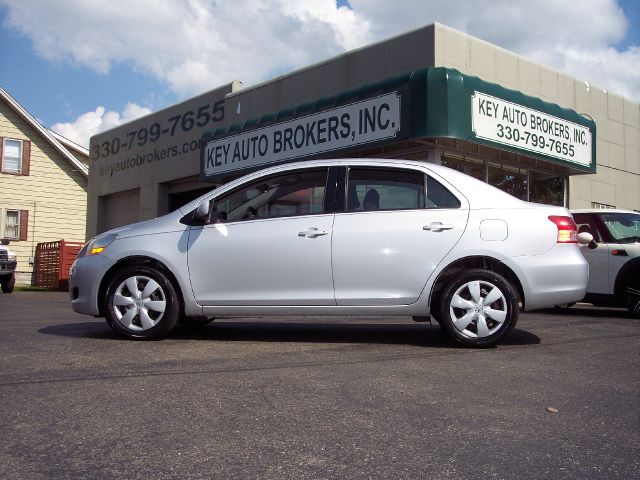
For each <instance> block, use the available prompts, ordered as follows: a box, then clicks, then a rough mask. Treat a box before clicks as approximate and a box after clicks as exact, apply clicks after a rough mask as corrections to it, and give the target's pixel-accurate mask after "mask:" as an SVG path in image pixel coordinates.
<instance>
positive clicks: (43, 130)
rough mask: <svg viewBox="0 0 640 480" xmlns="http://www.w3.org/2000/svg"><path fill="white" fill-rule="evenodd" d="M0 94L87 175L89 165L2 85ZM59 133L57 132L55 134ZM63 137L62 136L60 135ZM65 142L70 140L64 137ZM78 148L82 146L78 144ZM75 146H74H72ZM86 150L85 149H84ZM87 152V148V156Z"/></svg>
mask: <svg viewBox="0 0 640 480" xmlns="http://www.w3.org/2000/svg"><path fill="white" fill-rule="evenodd" d="M0 96H1V97H2V98H3V99H4V100H5V101H6V102H7V103H8V104H9V106H10V107H11V108H13V109H14V110H15V111H16V112H17V113H18V114H19V115H20V116H21V117H22V118H23V119H24V120H26V122H27V123H28V124H29V125H31V126H32V127H33V128H35V129H36V131H37V132H38V133H40V135H42V136H43V137H44V138H45V140H47V141H48V142H49V143H50V144H51V145H52V146H53V147H54V148H55V149H56V150H58V152H60V154H62V156H63V157H64V158H65V159H66V160H67V161H68V162H69V163H71V164H72V165H73V166H74V167H75V168H76V169H77V170H78V171H79V172H80V173H82V174H83V175H84V176H85V177H88V176H89V167H87V166H86V165H85V164H84V163H82V162H81V161H80V160H78V159H77V158H76V157H75V155H74V154H73V153H71V152H70V151H69V150H67V148H66V147H65V146H64V145H63V144H62V141H60V140H58V139H57V138H56V137H55V136H54V135H53V132H52V131H51V130H49V129H48V128H46V127H45V126H44V125H42V124H41V123H40V122H39V121H38V120H36V119H35V117H34V116H33V115H31V114H30V113H29V112H28V111H27V110H26V109H25V108H24V107H23V106H22V105H20V103H18V101H17V100H16V99H15V98H13V97H12V96H11V95H10V94H9V93H8V92H7V91H6V90H5V89H4V88H3V87H2V86H0ZM57 135H59V134H57ZM62 138H64V137H62ZM65 140H66V141H67V142H71V141H70V140H67V139H65ZM78 147H79V148H78V150H80V149H81V148H83V147H80V146H79V145H78ZM73 148H76V147H73ZM85 150H86V149H85ZM88 154H89V152H88V150H87V156H88Z"/></svg>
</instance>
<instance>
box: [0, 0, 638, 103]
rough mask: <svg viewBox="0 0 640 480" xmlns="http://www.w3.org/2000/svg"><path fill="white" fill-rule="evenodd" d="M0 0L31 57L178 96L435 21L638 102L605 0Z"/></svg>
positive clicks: (631, 54)
mask: <svg viewBox="0 0 640 480" xmlns="http://www.w3.org/2000/svg"><path fill="white" fill-rule="evenodd" d="M0 2H1V3H4V4H6V5H7V6H8V8H7V16H6V18H5V24H7V25H9V26H11V27H12V28H14V29H15V30H17V31H19V32H21V33H22V34H24V35H25V36H27V37H29V38H30V39H31V40H32V42H33V44H34V49H35V51H36V52H37V53H38V54H39V55H41V56H42V57H44V58H46V59H50V60H53V61H63V62H64V61H71V62H72V63H73V64H75V65H80V66H85V67H88V68H91V69H94V70H96V71H98V72H108V71H109V69H110V67H111V66H112V65H114V64H119V63H122V64H126V65H130V66H131V67H132V68H133V69H135V70H137V71H140V72H144V73H146V74H148V75H151V76H154V77H155V78H158V79H160V80H161V81H162V82H164V83H166V85H167V86H168V87H169V88H170V89H171V90H172V91H173V92H174V93H176V94H177V95H178V97H183V98H184V97H187V96H190V95H194V94H196V93H199V92H202V91H206V90H209V89H212V88H215V87H217V86H219V85H222V84H224V83H227V82H229V81H231V80H234V79H239V80H242V81H243V82H244V84H245V85H251V84H254V83H256V82H260V81H263V80H266V79H268V78H269V77H270V76H271V75H273V72H285V71H288V70H290V69H293V68H299V67H303V66H305V65H309V64H312V63H315V62H317V61H320V60H323V59H326V58H330V57H332V56H335V55H338V54H340V53H342V52H344V51H346V50H349V49H352V48H357V47H361V46H364V45H366V44H369V43H372V42H375V41H380V40H383V39H384V38H387V37H389V36H392V35H397V34H400V33H402V32H405V31H407V30H410V29H412V28H417V27H420V26H422V25H425V24H429V23H433V22H436V21H437V22H441V23H443V24H445V25H449V26H451V27H453V28H456V29H459V30H462V31H465V32H467V33H469V34H471V35H474V36H477V37H479V38H482V39H484V40H487V41H489V42H492V43H495V44H497V45H500V46H502V47H504V48H506V49H509V50H512V51H514V52H516V53H519V54H521V55H524V56H526V57H528V58H531V59H533V60H534V61H538V62H541V63H544V64H546V65H548V66H550V67H552V68H555V69H559V70H561V71H564V72H566V73H569V74H572V75H574V76H576V77H578V78H580V79H583V80H588V81H589V82H590V83H594V84H596V85H598V86H601V87H603V88H607V89H609V90H612V91H617V92H619V93H622V94H624V95H627V96H629V97H630V98H633V99H636V100H639V99H640V81H638V76H637V73H634V72H638V71H640V65H639V64H638V47H639V46H638V45H634V46H631V47H630V48H629V49H628V50H626V51H619V50H616V49H615V48H614V46H615V45H616V44H617V43H618V42H619V41H620V40H622V39H623V38H624V36H625V32H626V31H627V30H628V29H629V26H630V21H629V19H627V18H625V16H624V12H623V11H622V10H621V9H620V7H619V6H618V4H617V2H616V1H615V0H581V1H579V2H576V1H566V0H538V1H526V2H525V1H516V2H514V1H513V0H491V1H485V2H479V1H477V0H428V1H427V0H403V1H402V2H389V1H388V0H350V1H349V3H350V5H351V6H352V7H353V8H352V9H350V8H347V7H340V8H338V7H337V6H336V2H335V0H313V1H308V0H217V1H215V2H213V1H210V0H173V1H170V0H164V1H160V0H134V1H131V0H110V1H104V0H56V1H55V2H52V1H50V0H31V1H28V2H25V1H24V0H0ZM636 21H637V19H636ZM90 113H91V112H90ZM94 113H95V112H94Z"/></svg>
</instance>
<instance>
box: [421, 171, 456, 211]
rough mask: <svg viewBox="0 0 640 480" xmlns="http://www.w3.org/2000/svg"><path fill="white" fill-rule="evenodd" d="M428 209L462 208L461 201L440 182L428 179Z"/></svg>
mask: <svg viewBox="0 0 640 480" xmlns="http://www.w3.org/2000/svg"><path fill="white" fill-rule="evenodd" d="M427 208H460V200H458V199H457V198H456V197H455V195H454V194H453V193H451V192H450V191H449V190H447V189H446V188H445V187H443V186H442V184H441V183H440V182H438V181H437V180H435V179H433V178H431V177H427Z"/></svg>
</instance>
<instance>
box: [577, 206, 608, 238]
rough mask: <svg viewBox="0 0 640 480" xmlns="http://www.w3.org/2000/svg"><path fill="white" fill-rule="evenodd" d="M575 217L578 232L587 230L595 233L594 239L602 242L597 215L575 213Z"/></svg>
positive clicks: (592, 233)
mask: <svg viewBox="0 0 640 480" xmlns="http://www.w3.org/2000/svg"><path fill="white" fill-rule="evenodd" d="M573 219H574V220H575V222H576V226H577V227H578V233H582V232H587V233H590V234H591V235H593V239H594V240H595V241H596V242H601V241H602V237H601V236H600V232H599V231H598V222H597V220H596V218H595V215H589V214H585V213H575V214H574V215H573Z"/></svg>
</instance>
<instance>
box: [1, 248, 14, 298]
mask: <svg viewBox="0 0 640 480" xmlns="http://www.w3.org/2000/svg"><path fill="white" fill-rule="evenodd" d="M9 243H10V241H9V240H8V239H6V238H3V239H2V240H1V241H0V288H2V291H3V293H11V292H13V287H14V286H15V284H16V266H17V265H18V260H17V258H18V257H17V255H16V252H13V251H11V250H9V247H8V246H7V245H9Z"/></svg>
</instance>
